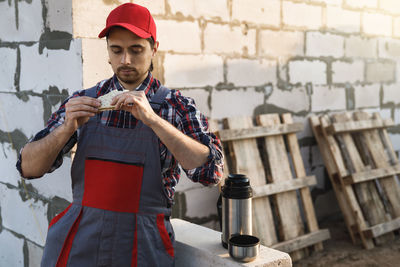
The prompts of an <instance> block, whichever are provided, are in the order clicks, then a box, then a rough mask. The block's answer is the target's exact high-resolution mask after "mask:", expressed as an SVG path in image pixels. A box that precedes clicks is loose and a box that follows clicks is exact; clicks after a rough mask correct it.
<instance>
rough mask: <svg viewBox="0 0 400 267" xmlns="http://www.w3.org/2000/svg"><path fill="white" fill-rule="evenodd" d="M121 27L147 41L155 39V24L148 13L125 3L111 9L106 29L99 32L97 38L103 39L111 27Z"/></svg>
mask: <svg viewBox="0 0 400 267" xmlns="http://www.w3.org/2000/svg"><path fill="white" fill-rule="evenodd" d="M114 26H120V27H123V28H125V29H127V30H129V31H131V32H133V33H134V34H136V35H137V36H139V37H141V38H144V39H147V38H149V37H150V36H151V37H153V39H154V42H156V41H157V38H156V24H155V23H154V19H153V17H152V16H151V14H150V11H149V10H148V9H147V8H145V7H143V6H139V5H137V4H132V3H126V4H122V5H120V6H118V7H116V8H115V9H113V10H112V11H111V12H110V14H109V15H108V17H107V21H106V27H105V28H104V29H103V30H102V31H101V32H100V34H99V38H103V37H104V36H106V35H107V33H108V32H109V31H110V29H111V27H114Z"/></svg>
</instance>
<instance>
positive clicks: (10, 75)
mask: <svg viewBox="0 0 400 267" xmlns="http://www.w3.org/2000/svg"><path fill="white" fill-rule="evenodd" d="M0 5H1V3H0ZM0 12H1V11H0ZM0 15H1V14H0ZM0 18H1V17H0ZM0 39H1V36H0ZM0 62H7V64H0V84H1V89H0V91H1V92H15V73H16V71H17V49H12V48H6V47H3V48H0Z"/></svg>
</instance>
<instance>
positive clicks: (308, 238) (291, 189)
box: [214, 114, 330, 261]
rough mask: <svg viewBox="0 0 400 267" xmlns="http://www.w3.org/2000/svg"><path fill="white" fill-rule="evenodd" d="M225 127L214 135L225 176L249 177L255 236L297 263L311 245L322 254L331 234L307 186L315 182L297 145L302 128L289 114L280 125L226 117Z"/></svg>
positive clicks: (275, 120) (268, 119)
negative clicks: (221, 149)
mask: <svg viewBox="0 0 400 267" xmlns="http://www.w3.org/2000/svg"><path fill="white" fill-rule="evenodd" d="M223 125H224V129H223V130H220V131H218V132H216V134H217V135H218V136H219V138H220V139H221V141H222V143H223V145H224V146H225V152H226V153H225V155H226V158H227V161H228V162H229V164H228V167H226V171H225V173H241V174H246V175H247V176H248V177H249V179H250V184H251V186H252V188H253V193H254V196H253V200H252V207H253V234H254V235H256V236H258V237H259V238H260V240H261V243H262V244H264V245H266V246H269V247H272V248H275V249H278V250H281V251H285V252H288V253H290V254H291V257H292V260H293V261H295V260H298V259H301V258H304V257H305V256H307V255H308V253H309V248H310V247H312V248H313V249H314V250H316V251H319V250H322V249H323V246H322V241H324V240H326V239H328V238H329V237H330V236H329V231H328V230H326V229H323V230H321V229H319V228H318V224H317V220H316V217H315V212H314V207H313V204H312V200H311V196H310V190H309V188H308V187H309V186H311V185H314V184H316V178H315V177H314V176H306V172H305V169H304V164H303V161H302V158H301V154H300V149H299V145H298V142H297V137H296V132H298V131H301V130H302V129H303V124H302V123H293V121H292V117H291V115H290V114H284V115H283V116H282V121H281V119H280V117H279V115H278V114H268V115H261V116H258V117H257V126H255V125H254V124H253V119H252V118H251V117H236V118H227V119H224V120H223ZM214 129H215V123H214ZM285 140H286V143H285ZM286 145H287V147H288V149H289V156H288V152H287V148H286ZM292 170H294V174H293V172H292ZM298 195H299V196H300V199H299V198H298ZM302 214H303V215H304V216H302Z"/></svg>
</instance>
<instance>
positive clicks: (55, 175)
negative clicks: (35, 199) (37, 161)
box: [26, 157, 72, 202]
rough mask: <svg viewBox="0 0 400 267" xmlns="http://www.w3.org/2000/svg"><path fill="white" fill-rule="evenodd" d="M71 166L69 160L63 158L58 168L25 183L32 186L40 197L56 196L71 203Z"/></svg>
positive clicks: (50, 197) (49, 197)
mask: <svg viewBox="0 0 400 267" xmlns="http://www.w3.org/2000/svg"><path fill="white" fill-rule="evenodd" d="M71 164H72V162H71V158H69V157H64V161H63V164H62V165H61V167H60V168H58V169H57V170H55V171H54V172H52V173H46V174H45V175H44V176H43V177H42V178H40V179H34V180H29V181H26V184H29V185H32V186H33V187H34V188H35V190H37V192H38V193H39V194H40V195H42V196H44V197H46V198H48V199H52V198H54V197H55V196H57V197H60V198H63V199H65V200H67V201H69V202H72V185H71Z"/></svg>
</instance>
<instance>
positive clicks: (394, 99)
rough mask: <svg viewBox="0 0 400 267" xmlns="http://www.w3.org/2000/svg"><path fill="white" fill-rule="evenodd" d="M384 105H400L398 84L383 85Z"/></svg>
mask: <svg viewBox="0 0 400 267" xmlns="http://www.w3.org/2000/svg"><path fill="white" fill-rule="evenodd" d="M382 87H383V99H382V104H394V105H398V104H400V88H399V85H398V84H391V85H386V84H385V85H383V86H382Z"/></svg>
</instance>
